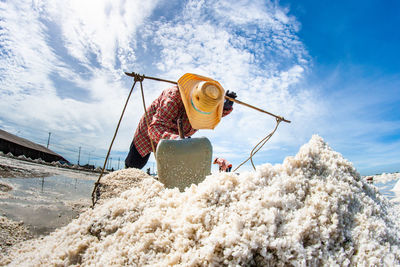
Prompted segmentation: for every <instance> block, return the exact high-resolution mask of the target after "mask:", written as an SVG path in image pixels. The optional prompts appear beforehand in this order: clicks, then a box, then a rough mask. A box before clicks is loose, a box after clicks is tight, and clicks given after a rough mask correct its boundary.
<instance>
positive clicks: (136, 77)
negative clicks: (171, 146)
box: [92, 73, 156, 208]
mask: <svg viewBox="0 0 400 267" xmlns="http://www.w3.org/2000/svg"><path fill="white" fill-rule="evenodd" d="M129 76H131V77H133V78H134V83H133V85H132V88H131V90H130V92H129V94H128V97H127V99H126V101H125V105H124V108H123V109H122V113H121V116H120V118H119V121H118V125H117V128H116V129H115V132H114V136H113V138H112V141H111V144H110V147H109V148H108V152H107V156H106V159H105V160H104V165H103V168H102V169H101V172H100V175H99V178H98V179H97V181H96V182H95V183H94V188H93V191H92V208H94V205H95V204H96V202H97V201H98V200H99V198H100V186H101V184H100V179H101V177H102V176H103V174H104V170H105V168H106V164H107V161H108V157H109V156H110V152H111V148H112V146H113V144H114V140H115V137H116V136H117V133H118V129H119V126H120V124H121V121H122V118H123V116H124V114H125V110H126V106H127V105H128V102H129V99H130V97H131V95H132V91H133V88H134V87H135V85H136V83H137V82H140V90H141V93H142V101H143V108H144V113H145V120H146V125H147V128H149V122H148V118H147V117H148V115H147V109H146V103H145V100H144V93H143V84H142V82H143V80H144V78H145V76H144V75H139V74H137V73H134V75H133V74H132V75H129ZM150 143H151V148H152V149H153V153H154V157H155V156H156V153H155V148H154V144H153V141H152V140H151V138H150Z"/></svg>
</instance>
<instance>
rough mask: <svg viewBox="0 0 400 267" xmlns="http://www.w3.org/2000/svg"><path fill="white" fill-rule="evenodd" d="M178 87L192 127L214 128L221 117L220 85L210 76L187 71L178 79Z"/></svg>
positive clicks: (221, 95) (222, 100)
mask: <svg viewBox="0 0 400 267" xmlns="http://www.w3.org/2000/svg"><path fill="white" fill-rule="evenodd" d="M178 87H179V91H180V93H181V97H182V102H183V104H184V106H185V110H186V114H187V115H188V118H189V121H190V124H191V125H192V127H193V128H194V129H214V128H215V126H217V124H218V123H219V121H220V120H221V117H222V109H223V104H224V99H225V97H224V95H225V90H224V89H223V88H222V86H221V85H220V84H219V83H218V82H217V81H214V80H212V79H210V78H207V77H204V76H200V75H195V74H190V73H187V74H185V75H183V76H182V77H181V78H180V79H179V80H178Z"/></svg>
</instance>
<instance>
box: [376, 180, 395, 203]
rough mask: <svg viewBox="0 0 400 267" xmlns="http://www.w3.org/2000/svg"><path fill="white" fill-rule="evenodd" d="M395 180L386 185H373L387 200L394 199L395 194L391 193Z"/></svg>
mask: <svg viewBox="0 0 400 267" xmlns="http://www.w3.org/2000/svg"><path fill="white" fill-rule="evenodd" d="M397 181H398V180H397V179H396V180H392V181H389V182H386V183H374V185H375V186H376V187H378V189H379V192H380V193H381V194H382V195H384V196H385V197H387V198H388V199H389V200H391V199H394V198H396V194H395V192H393V191H391V190H392V189H393V187H394V186H395V185H396V183H397Z"/></svg>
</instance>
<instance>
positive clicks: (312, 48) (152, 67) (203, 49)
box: [0, 0, 400, 175]
mask: <svg viewBox="0 0 400 267" xmlns="http://www.w3.org/2000/svg"><path fill="white" fill-rule="evenodd" d="M399 13H400V4H399V2H398V1H335V2H332V1H286V0H285V1H273V2H271V1H260V0H253V1H234V2H233V3H232V1H224V0H221V1H210V0H204V1H175V0H172V1H164V0H158V1H122V0H121V1H118V0H114V1H107V0H96V1H95V0H85V1H82V0H79V1H78V0H71V1H50V0H35V1H27V0H25V1H23V0H13V1H0V98H1V99H2V101H0V127H1V128H2V129H3V130H6V131H9V132H11V133H14V134H17V135H18V136H21V137H25V138H28V139H30V140H32V141H35V142H38V143H41V144H43V145H46V144H47V137H48V133H49V132H51V133H52V134H51V140H50V146H49V148H51V149H53V150H54V151H56V152H58V153H60V154H62V155H64V156H65V157H66V158H67V159H69V160H70V161H72V162H76V161H77V159H78V151H79V147H81V156H80V161H81V163H87V162H90V163H96V164H97V165H102V160H104V157H105V155H106V151H107V149H108V146H109V144H110V142H111V139H112V136H113V133H114V130H115V127H116V125H117V122H118V119H119V116H120V112H121V110H122V107H123V104H124V101H125V99H126V97H127V95H128V92H129V89H130V87H131V84H132V80H131V79H130V78H129V77H127V76H125V75H124V74H123V72H124V71H129V72H131V71H134V72H139V73H141V74H145V75H148V76H156V77H160V78H164V79H170V80H178V79H179V77H180V76H182V75H183V74H184V73H187V72H192V73H197V74H201V75H205V76H208V77H211V78H214V79H216V80H218V81H219V82H220V83H221V84H222V85H223V86H224V88H225V89H226V90H234V91H235V92H237V94H238V99H239V100H242V101H244V102H247V103H249V104H252V105H254V106H257V107H260V108H263V109H266V110H268V111H270V112H273V113H276V114H278V115H281V116H284V117H285V118H287V119H289V120H291V121H292V123H290V124H286V123H281V125H280V126H279V128H278V130H277V132H276V133H275V135H274V136H273V137H272V139H271V140H270V141H269V142H268V143H267V144H266V145H265V146H264V147H263V149H261V150H260V151H259V152H258V154H256V156H255V157H254V162H255V163H256V164H264V163H272V164H275V163H281V162H282V161H283V159H284V158H285V157H287V156H293V155H294V154H296V153H297V151H298V149H299V148H300V146H301V145H303V144H304V143H306V142H308V140H309V139H310V138H311V136H312V135H313V134H318V135H320V136H321V137H322V138H324V139H325V141H326V142H327V143H328V144H329V145H330V146H331V147H332V148H333V149H334V150H336V151H338V152H340V153H342V154H343V155H344V156H345V157H346V158H347V159H348V160H350V161H351V162H353V164H354V166H355V167H356V168H357V169H358V171H359V172H360V173H361V174H364V175H367V174H375V173H382V172H396V171H400V170H399V166H400V140H399V139H400V138H399V136H400V135H399V129H400V124H399V119H400V118H399V117H400V116H399V102H400V101H399V100H400V99H399V98H400V93H399V91H400V89H399V88H400V75H399V73H400V62H399V61H398V59H399V58H400V57H399V56H400V55H399V53H400V52H399V49H398V47H400V33H399V31H398V29H397V27H398V25H400V16H399ZM167 86H169V85H168V84H164V83H160V82H154V81H147V80H146V81H145V82H144V89H145V96H146V103H147V104H150V103H151V101H152V100H153V99H154V98H156V97H157V96H158V95H159V94H160V92H161V91H162V90H163V89H164V88H165V87H167ZM234 107H235V110H234V112H233V113H232V114H231V115H229V116H228V117H226V118H224V119H223V120H222V121H221V123H220V124H219V125H218V127H217V128H216V129H215V130H214V131H209V130H203V131H199V133H197V134H196V135H195V136H207V137H208V138H209V139H210V140H211V142H212V144H213V149H214V156H221V157H225V158H226V159H228V160H229V161H231V162H232V163H233V164H234V165H238V164H239V163H241V162H242V161H243V160H245V159H246V158H247V156H248V155H249V153H250V151H251V149H252V148H253V147H254V145H255V144H257V142H258V141H259V140H261V139H262V138H263V137H265V136H266V135H267V134H268V133H269V132H270V131H271V130H272V129H273V127H274V124H275V121H274V119H273V118H271V117H268V116H265V115H263V114H261V113H258V112H257V111H254V110H250V109H249V108H246V107H243V106H238V105H236V104H235V106H234ZM126 112H127V113H126V115H125V117H124V120H123V121H122V124H121V128H120V130H119V133H118V136H117V139H116V142H115V144H114V146H113V151H112V153H111V157H112V158H113V160H112V165H113V166H114V167H117V162H118V159H119V161H120V167H121V166H122V161H123V159H124V158H125V156H126V154H127V150H128V148H129V144H130V142H131V140H132V136H133V133H134V131H135V129H136V126H137V123H138V121H139V119H140V117H141V115H142V112H143V107H142V104H141V99H140V93H139V90H138V88H137V89H136V90H135V92H134V94H133V96H132V99H131V101H130V103H129V105H128V108H127V111H126ZM153 161H154V158H151V159H150V166H151V167H152V165H153V163H152V162H153ZM214 168H215V167H214ZM242 169H243V170H250V169H251V165H250V164H246V165H245V166H243V167H242Z"/></svg>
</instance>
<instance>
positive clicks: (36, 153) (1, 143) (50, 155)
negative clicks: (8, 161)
mask: <svg viewBox="0 0 400 267" xmlns="http://www.w3.org/2000/svg"><path fill="white" fill-rule="evenodd" d="M0 151H2V152H3V153H4V154H7V153H9V152H11V153H12V154H13V155H14V156H20V155H24V156H25V157H27V158H31V159H38V158H41V159H42V160H44V161H47V162H53V161H60V160H61V161H64V162H68V160H66V159H65V158H63V157H62V156H60V155H58V154H57V153H55V152H53V151H51V150H50V149H48V148H46V147H44V146H42V145H39V144H36V143H33V142H31V141H29V140H27V139H25V138H21V137H18V136H16V135H13V134H10V133H8V132H6V131H3V130H0Z"/></svg>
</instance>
